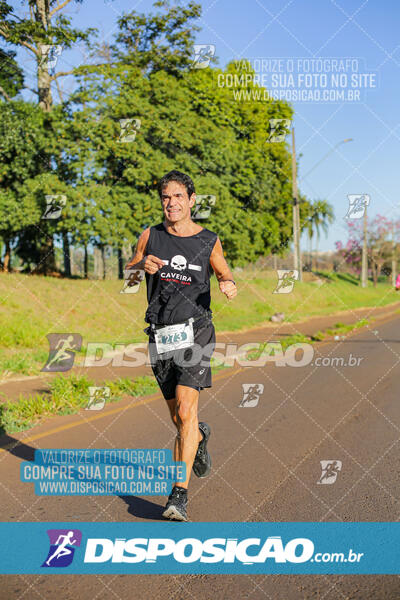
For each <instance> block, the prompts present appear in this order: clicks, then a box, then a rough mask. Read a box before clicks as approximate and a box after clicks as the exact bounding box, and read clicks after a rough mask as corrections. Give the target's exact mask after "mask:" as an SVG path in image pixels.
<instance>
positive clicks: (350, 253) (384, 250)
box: [335, 215, 400, 286]
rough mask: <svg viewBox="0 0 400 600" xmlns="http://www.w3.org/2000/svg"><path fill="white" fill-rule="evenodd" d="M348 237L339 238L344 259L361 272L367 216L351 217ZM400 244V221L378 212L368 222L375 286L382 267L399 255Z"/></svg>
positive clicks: (348, 222) (356, 270)
mask: <svg viewBox="0 0 400 600" xmlns="http://www.w3.org/2000/svg"><path fill="white" fill-rule="evenodd" d="M347 227H348V240H347V242H346V243H345V244H343V242H341V241H338V242H336V244H335V245H336V250H337V251H338V254H339V255H340V256H341V257H342V260H343V261H344V262H345V263H346V264H347V265H348V266H349V267H350V268H351V270H352V271H353V272H355V273H357V274H358V275H359V274H360V273H361V259H362V246H363V220H362V219H357V220H353V221H351V220H348V221H347ZM399 245H400V221H390V220H389V219H387V218H386V217H384V216H383V215H376V217H374V218H373V219H368V222H367V258H368V268H369V269H370V271H371V274H372V279H373V282H374V286H376V284H377V281H378V277H379V275H380V274H381V271H382V268H383V267H384V265H385V264H389V263H390V261H394V264H396V259H397V255H398V250H399Z"/></svg>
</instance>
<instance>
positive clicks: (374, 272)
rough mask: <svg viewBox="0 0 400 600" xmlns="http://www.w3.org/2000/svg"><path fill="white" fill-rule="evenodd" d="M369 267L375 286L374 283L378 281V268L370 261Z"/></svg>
mask: <svg viewBox="0 0 400 600" xmlns="http://www.w3.org/2000/svg"><path fill="white" fill-rule="evenodd" d="M371 267H372V281H373V283H374V287H376V284H377V282H378V269H377V267H376V265H375V264H374V263H372V265H371Z"/></svg>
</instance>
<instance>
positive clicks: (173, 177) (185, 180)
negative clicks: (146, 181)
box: [158, 171, 195, 198]
mask: <svg viewBox="0 0 400 600" xmlns="http://www.w3.org/2000/svg"><path fill="white" fill-rule="evenodd" d="M170 181H176V182H178V183H181V184H182V185H184V186H185V188H186V191H187V194H188V196H189V198H190V196H191V195H192V194H194V193H195V189H194V183H193V181H192V179H191V178H190V177H189V175H186V174H185V173H181V171H170V172H169V173H166V175H164V176H163V177H161V179H160V181H159V182H158V193H159V194H160V198H161V194H162V191H163V189H164V188H165V186H166V185H167V184H168V183H169V182H170Z"/></svg>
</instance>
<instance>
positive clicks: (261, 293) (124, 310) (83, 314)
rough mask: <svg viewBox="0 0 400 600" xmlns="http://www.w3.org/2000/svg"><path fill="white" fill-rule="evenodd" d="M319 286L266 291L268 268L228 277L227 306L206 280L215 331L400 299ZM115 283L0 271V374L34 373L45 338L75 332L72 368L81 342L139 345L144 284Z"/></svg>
mask: <svg viewBox="0 0 400 600" xmlns="http://www.w3.org/2000/svg"><path fill="white" fill-rule="evenodd" d="M319 277H320V279H321V281H322V284H321V285H315V280H311V278H310V275H309V274H308V273H305V274H304V279H305V281H303V282H301V283H300V282H296V284H295V286H294V289H293V291H292V292H291V293H290V294H274V293H273V291H274V289H275V288H276V283H277V279H276V274H275V273H274V272H273V271H264V270H255V269H254V268H249V269H244V270H243V271H240V272H237V273H236V272H235V280H236V282H237V285H238V295H237V297H236V298H235V299H234V300H233V301H231V302H228V300H227V299H226V298H225V296H223V295H222V294H221V293H220V291H219V289H218V285H217V282H216V279H215V277H213V278H212V280H211V294H212V304H211V308H212V310H213V314H214V324H215V328H216V331H217V332H219V331H240V330H245V329H250V328H257V327H259V326H261V325H262V324H265V323H269V319H270V317H271V315H272V314H274V313H276V312H284V313H285V321H286V322H296V321H300V320H304V319H306V318H308V317H314V316H323V315H332V314H334V313H337V312H339V311H344V310H350V309H355V308H360V307H368V306H384V305H387V304H390V303H394V302H396V301H399V300H400V296H399V294H396V292H395V291H394V290H393V288H392V287H391V285H390V284H389V283H385V282H381V283H378V285H377V287H376V288H374V287H373V286H372V284H371V283H369V285H368V287H367V288H361V287H360V286H359V285H358V280H357V279H356V278H355V277H354V276H352V275H349V274H346V273H327V272H320V273H319ZM121 288H122V282H121V281H118V280H105V281H93V280H90V281H85V280H77V279H73V280H72V279H71V280H67V279H65V280H64V279H56V278H51V277H38V276H28V275H21V274H18V273H16V274H4V273H0V372H8V374H13V373H18V374H22V375H35V374H38V373H39V372H40V370H41V369H42V367H43V366H44V364H45V361H46V358H47V352H48V341H47V338H46V335H47V334H48V333H52V332H53V333H67V332H69V333H80V334H81V336H82V339H83V345H82V349H81V351H80V352H78V353H77V356H76V358H75V364H81V363H82V361H83V357H84V353H85V350H86V346H87V343H88V342H106V343H109V344H112V345H114V344H116V343H125V344H130V343H135V342H144V341H147V339H148V338H147V336H146V334H145V333H144V332H143V329H144V328H145V327H146V323H145V322H144V314H145V311H146V307H147V302H146V294H145V284H144V283H142V285H141V287H140V290H139V292H138V293H137V294H120V290H121Z"/></svg>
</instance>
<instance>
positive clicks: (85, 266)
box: [83, 244, 89, 279]
mask: <svg viewBox="0 0 400 600" xmlns="http://www.w3.org/2000/svg"><path fill="white" fill-rule="evenodd" d="M83 250H84V255H83V276H84V278H85V279H87V278H88V273H89V269H88V250H87V244H84V245H83Z"/></svg>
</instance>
